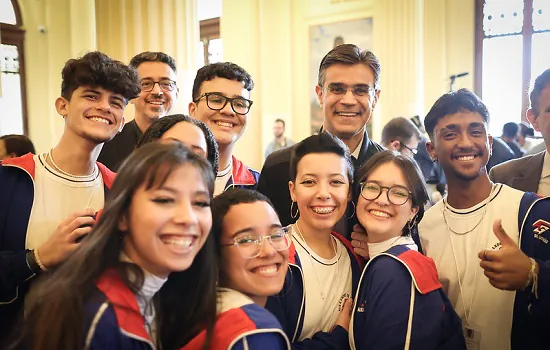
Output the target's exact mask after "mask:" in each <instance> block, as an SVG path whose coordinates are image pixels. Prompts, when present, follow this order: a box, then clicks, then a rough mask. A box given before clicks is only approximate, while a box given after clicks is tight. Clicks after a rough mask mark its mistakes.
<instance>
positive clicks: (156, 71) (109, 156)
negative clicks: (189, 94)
mask: <svg viewBox="0 0 550 350" xmlns="http://www.w3.org/2000/svg"><path fill="white" fill-rule="evenodd" d="M130 66H131V67H133V68H135V69H136V70H137V72H138V74H139V81H140V87H141V92H140V94H139V96H138V97H136V98H135V99H133V100H132V101H131V103H132V104H133V105H134V107H135V111H136V113H135V116H134V120H132V121H131V122H129V123H127V124H126V125H125V126H124V129H122V131H121V132H120V133H119V134H118V135H117V136H115V138H114V139H112V140H111V141H109V142H107V143H106V144H105V145H104V146H103V149H102V150H101V154H100V155H99V158H98V161H99V162H101V163H103V164H105V165H106V166H107V167H108V168H109V169H111V170H113V171H117V169H118V167H119V166H120V164H121V163H122V162H123V161H124V160H125V159H126V157H128V156H129V155H130V153H132V151H133V150H134V148H135V146H136V145H137V143H138V141H139V139H140V137H141V135H143V133H144V132H145V130H147V128H148V127H149V126H150V125H151V124H152V123H153V122H154V121H155V120H157V119H159V118H162V117H164V116H166V115H167V114H168V113H170V110H171V109H172V105H173V104H174V101H175V100H176V99H177V97H178V92H179V89H178V87H177V85H176V74H177V70H176V61H175V60H174V59H173V58H172V57H170V56H169V55H167V54H165V53H164V52H149V51H146V52H142V53H140V54H137V55H136V56H134V57H133V58H132V59H131V60H130Z"/></svg>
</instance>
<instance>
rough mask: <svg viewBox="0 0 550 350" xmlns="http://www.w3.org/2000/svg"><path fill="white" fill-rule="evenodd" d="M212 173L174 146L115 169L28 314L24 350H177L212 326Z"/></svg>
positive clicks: (138, 153)
mask: <svg viewBox="0 0 550 350" xmlns="http://www.w3.org/2000/svg"><path fill="white" fill-rule="evenodd" d="M213 191H214V173H213V172H212V167H211V166H210V164H209V163H208V162H207V161H206V160H205V159H204V158H203V157H201V156H198V155H196V154H194V153H192V152H190V151H189V150H188V149H187V148H186V147H184V146H183V145H181V144H179V143H169V144H163V143H158V142H153V143H150V144H147V145H145V146H143V147H140V148H139V149H137V150H135V151H134V152H133V153H132V154H131V155H130V157H129V158H128V159H126V160H125V161H124V163H123V164H122V166H121V168H120V171H119V173H118V175H117V177H116V179H115V181H114V184H113V187H112V190H111V192H110V193H109V197H108V198H107V201H106V203H105V209H104V210H103V212H102V214H101V216H100V217H99V219H98V222H97V224H96V225H95V226H94V228H93V231H92V232H91V233H90V234H89V236H88V237H86V238H85V241H84V242H83V243H82V246H81V247H80V248H78V250H77V251H76V252H75V253H74V255H72V256H71V258H70V259H69V260H67V262H65V263H64V264H63V265H61V266H60V267H59V268H58V269H57V270H56V271H53V273H52V276H51V278H50V279H49V280H48V283H46V284H43V285H41V286H39V288H38V289H37V291H36V295H35V298H33V300H36V303H33V305H30V306H29V309H28V310H26V311H27V312H26V318H25V322H24V323H23V326H24V331H23V334H22V336H21V338H20V343H22V344H24V345H25V346H24V347H25V348H28V349H35V350H38V349H44V350H49V349H156V348H158V349H178V348H180V347H182V346H184V345H185V344H186V343H187V342H188V341H189V340H191V339H192V338H193V337H194V336H196V334H198V333H199V332H201V331H202V330H203V329H205V328H206V329H207V330H208V331H207V332H206V333H207V338H208V341H207V343H209V340H210V338H211V336H212V329H213V327H214V324H215V318H216V290H215V288H216V287H215V284H216V271H217V265H216V257H215V247H214V241H213V239H211V238H209V234H210V229H211V226H212V212H211V209H210V203H211V200H212V193H213ZM196 349H198V348H196Z"/></svg>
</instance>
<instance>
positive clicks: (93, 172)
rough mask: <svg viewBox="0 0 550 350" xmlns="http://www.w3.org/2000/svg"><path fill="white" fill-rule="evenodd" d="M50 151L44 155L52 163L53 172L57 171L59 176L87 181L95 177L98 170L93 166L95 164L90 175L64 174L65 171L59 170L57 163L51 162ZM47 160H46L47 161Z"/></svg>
mask: <svg viewBox="0 0 550 350" xmlns="http://www.w3.org/2000/svg"><path fill="white" fill-rule="evenodd" d="M52 151H53V148H52V149H50V151H49V152H48V153H47V154H46V155H47V158H49V159H50V162H51V163H52V165H53V167H54V168H55V170H57V171H59V172H60V173H61V174H63V175H65V176H68V177H73V178H75V179H87V178H89V177H95V175H97V171H98V169H97V165H95V164H94V170H93V171H92V173H91V174H88V175H74V174H71V173H68V172H66V171H65V170H63V169H61V168H60V167H59V165H57V163H56V162H55V161H54V160H53V157H52ZM47 158H46V160H47Z"/></svg>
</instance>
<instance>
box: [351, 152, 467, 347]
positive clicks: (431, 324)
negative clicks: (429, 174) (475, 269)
mask: <svg viewBox="0 0 550 350" xmlns="http://www.w3.org/2000/svg"><path fill="white" fill-rule="evenodd" d="M359 178H360V179H361V182H360V184H359V189H360V191H361V192H360V193H361V194H360V196H359V199H358V201H357V206H356V211H357V218H358V220H359V223H360V224H361V225H362V226H363V227H364V229H365V231H366V233H367V237H368V238H367V239H368V252H369V256H370V260H369V262H368V263H367V265H366V267H365V269H364V270H363V273H362V275H361V279H360V282H359V289H358V291H357V294H356V297H355V303H354V310H353V315H352V319H351V323H350V337H349V340H350V346H351V348H352V349H358V350H366V349H419V350H420V349H422V350H432V349H433V350H435V349H465V348H466V346H465V342H464V337H463V335H462V326H461V322H460V319H459V317H458V315H457V314H456V313H455V311H454V309H453V308H452V306H451V304H450V302H449V300H448V299H447V296H446V295H445V293H444V292H443V290H442V288H441V287H442V286H441V283H439V280H438V275H437V271H436V268H435V264H434V262H433V261H432V260H431V259H430V258H427V257H425V256H423V255H422V254H420V253H419V252H418V248H417V246H416V244H415V242H414V240H413V238H412V236H413V235H414V236H417V235H418V234H417V225H418V222H419V221H420V219H421V218H422V216H423V213H424V208H423V206H424V204H425V203H426V201H427V200H428V195H427V192H426V185H425V184H424V180H423V178H422V175H421V172H420V169H419V168H418V166H417V165H416V163H415V161H414V160H413V159H412V158H409V157H407V156H405V155H402V154H400V153H398V152H395V151H384V152H380V153H377V154H376V155H374V156H373V157H372V158H371V159H369V161H368V162H367V163H366V164H365V165H364V166H363V167H362V168H361V169H360V170H359Z"/></svg>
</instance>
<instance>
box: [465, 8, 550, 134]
mask: <svg viewBox="0 0 550 350" xmlns="http://www.w3.org/2000/svg"><path fill="white" fill-rule="evenodd" d="M549 46H550V0H477V3H476V81H475V90H476V92H477V94H478V95H480V96H481V97H482V98H483V101H484V102H485V104H486V105H487V107H488V109H489V112H490V114H491V127H490V131H491V133H492V134H493V135H500V133H501V132H502V126H503V125H504V124H505V123H507V122H510V121H513V122H519V121H521V119H522V118H524V117H525V113H526V111H527V108H528V106H529V97H528V91H529V88H530V86H532V83H533V82H534V80H535V78H536V77H537V76H538V75H539V74H541V73H542V72H543V71H544V70H545V69H547V68H550V64H549V63H548V62H550V50H548V47H549Z"/></svg>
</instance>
